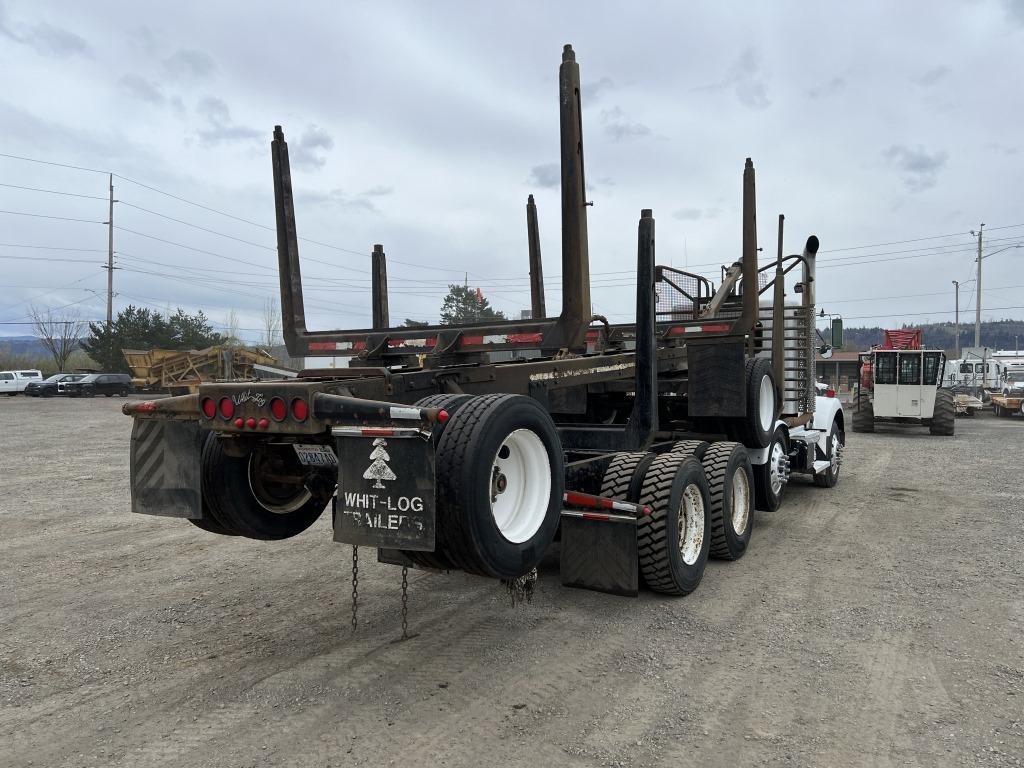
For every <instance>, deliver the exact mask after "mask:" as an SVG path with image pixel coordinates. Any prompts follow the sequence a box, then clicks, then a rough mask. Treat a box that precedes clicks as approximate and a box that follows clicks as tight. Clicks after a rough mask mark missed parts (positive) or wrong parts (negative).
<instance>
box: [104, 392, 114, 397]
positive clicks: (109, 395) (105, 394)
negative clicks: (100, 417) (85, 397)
mask: <svg viewBox="0 0 1024 768" xmlns="http://www.w3.org/2000/svg"><path fill="white" fill-rule="evenodd" d="M103 396H104V397H113V396H114V393H113V392H104V393H103Z"/></svg>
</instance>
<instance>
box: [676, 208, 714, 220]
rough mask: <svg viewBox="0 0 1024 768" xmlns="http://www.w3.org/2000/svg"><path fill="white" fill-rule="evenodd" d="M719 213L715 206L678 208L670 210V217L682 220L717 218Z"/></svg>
mask: <svg viewBox="0 0 1024 768" xmlns="http://www.w3.org/2000/svg"><path fill="white" fill-rule="evenodd" d="M719 213H720V211H719V210H718V209H717V208H680V209H678V210H675V211H673V212H672V217H673V218H675V219H680V220H682V221H699V220H700V219H715V218H718V214H719Z"/></svg>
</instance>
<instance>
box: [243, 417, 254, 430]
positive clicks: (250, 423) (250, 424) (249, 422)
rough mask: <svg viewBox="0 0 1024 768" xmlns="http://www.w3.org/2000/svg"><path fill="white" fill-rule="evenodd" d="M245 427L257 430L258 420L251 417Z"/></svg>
mask: <svg viewBox="0 0 1024 768" xmlns="http://www.w3.org/2000/svg"><path fill="white" fill-rule="evenodd" d="M245 426H247V427H248V428H249V429H256V419H254V418H253V417H252V416H250V417H249V418H248V419H246V420H245Z"/></svg>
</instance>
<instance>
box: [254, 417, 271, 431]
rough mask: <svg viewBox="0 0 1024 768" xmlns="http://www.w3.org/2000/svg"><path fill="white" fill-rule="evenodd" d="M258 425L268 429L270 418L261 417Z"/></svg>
mask: <svg viewBox="0 0 1024 768" xmlns="http://www.w3.org/2000/svg"><path fill="white" fill-rule="evenodd" d="M256 426H257V427H259V428H260V429H266V428H267V427H269V426H270V419H260V420H259V421H257V422H256Z"/></svg>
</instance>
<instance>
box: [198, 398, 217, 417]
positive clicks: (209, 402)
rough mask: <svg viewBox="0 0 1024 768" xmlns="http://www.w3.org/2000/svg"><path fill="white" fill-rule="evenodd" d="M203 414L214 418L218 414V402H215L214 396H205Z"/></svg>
mask: <svg viewBox="0 0 1024 768" xmlns="http://www.w3.org/2000/svg"><path fill="white" fill-rule="evenodd" d="M202 409H203V416H205V417H206V418H208V419H212V418H213V417H214V416H216V415H217V404H216V403H215V402H213V398H212V397H204V398H203V402H202Z"/></svg>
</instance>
